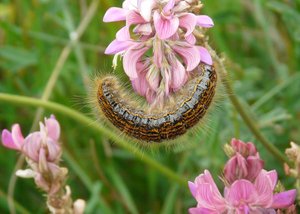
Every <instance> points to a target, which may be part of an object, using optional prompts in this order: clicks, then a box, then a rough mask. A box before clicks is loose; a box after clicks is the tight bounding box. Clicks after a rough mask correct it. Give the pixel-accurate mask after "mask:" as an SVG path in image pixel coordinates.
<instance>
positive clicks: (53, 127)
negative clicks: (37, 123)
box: [45, 118, 60, 141]
mask: <svg viewBox="0 0 300 214" xmlns="http://www.w3.org/2000/svg"><path fill="white" fill-rule="evenodd" d="M45 126H46V129H47V132H48V137H50V138H52V139H53V140H54V141H57V140H58V139H59V136H60V126H59V123H58V121H57V120H56V119H52V118H50V119H46V120H45Z"/></svg>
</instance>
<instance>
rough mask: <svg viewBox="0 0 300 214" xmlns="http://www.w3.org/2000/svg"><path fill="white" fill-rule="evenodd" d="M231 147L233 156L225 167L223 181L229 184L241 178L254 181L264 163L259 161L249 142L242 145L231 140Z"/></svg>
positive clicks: (235, 140)
mask: <svg viewBox="0 0 300 214" xmlns="http://www.w3.org/2000/svg"><path fill="white" fill-rule="evenodd" d="M231 147H232V149H233V151H234V152H235V154H234V155H233V156H232V157H231V158H230V159H229V160H228V161H227V163H226V165H225V168H224V177H225V179H226V180H227V181H228V183H230V184H231V183H233V182H234V181H235V180H238V179H242V178H244V179H247V180H249V181H254V180H255V178H256V177H257V175H258V174H259V173H260V171H261V170H262V169H263V166H264V161H263V160H262V159H260V157H259V153H258V152H257V151H256V148H255V146H254V144H253V143H251V142H248V143H244V142H243V141H241V140H237V139H234V138H233V139H232V140H231Z"/></svg>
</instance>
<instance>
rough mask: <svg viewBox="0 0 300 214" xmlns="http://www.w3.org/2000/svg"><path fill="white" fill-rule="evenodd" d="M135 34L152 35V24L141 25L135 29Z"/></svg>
mask: <svg viewBox="0 0 300 214" xmlns="http://www.w3.org/2000/svg"><path fill="white" fill-rule="evenodd" d="M133 32H134V33H140V34H143V35H147V36H148V35H150V34H151V33H152V27H151V24H150V23H146V24H139V25H137V26H136V27H135V28H134V29H133Z"/></svg>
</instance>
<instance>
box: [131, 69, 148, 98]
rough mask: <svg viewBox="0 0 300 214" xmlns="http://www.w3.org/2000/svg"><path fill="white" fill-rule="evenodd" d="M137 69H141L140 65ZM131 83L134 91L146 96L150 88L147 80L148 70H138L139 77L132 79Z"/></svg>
mask: <svg viewBox="0 0 300 214" xmlns="http://www.w3.org/2000/svg"><path fill="white" fill-rule="evenodd" d="M137 69H138V70H139V65H137ZM131 84H132V87H133V90H134V91H136V92H137V93H138V94H139V95H141V96H143V97H144V96H146V93H147V89H148V88H149V86H148V82H147V80H146V72H138V78H136V79H132V80H131Z"/></svg>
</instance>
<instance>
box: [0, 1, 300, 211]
mask: <svg viewBox="0 0 300 214" xmlns="http://www.w3.org/2000/svg"><path fill="white" fill-rule="evenodd" d="M91 2H92V1H89V0H81V1H72V0H54V1H50V0H35V1H21V0H15V1H12V0H4V1H1V3H0V92H5V93H10V94H18V95H26V96H30V97H37V98H39V97H41V96H42V95H43V92H44V90H45V87H46V85H47V83H48V81H49V78H50V76H51V74H52V71H53V70H54V68H55V66H56V63H57V61H58V59H59V58H60V54H61V51H62V50H63V49H64V47H65V46H68V44H69V36H70V34H71V33H72V32H74V30H75V29H76V28H77V26H78V24H79V23H80V21H81V20H82V19H83V18H84V17H85V16H86V8H88V6H89V5H90V4H91ZM203 3H204V4H205V8H204V11H203V13H204V14H208V15H209V16H211V17H212V18H213V19H214V22H215V27H214V28H212V29H210V30H209V31H208V34H209V36H210V44H211V45H212V47H213V48H215V49H216V51H217V52H218V53H222V54H224V56H225V57H226V59H227V69H228V71H229V76H230V78H231V79H232V83H233V87H234V89H235V92H236V93H237V95H238V96H239V97H240V98H241V99H242V101H243V105H244V107H245V109H249V110H252V112H254V113H253V115H252V117H253V118H255V121H256V123H257V125H258V126H259V128H260V130H261V132H262V133H263V134H264V135H265V136H266V137H267V138H268V139H269V140H270V141H271V142H272V143H273V144H274V145H275V146H276V147H277V148H279V149H280V150H281V151H282V152H284V150H285V148H287V147H288V146H289V142H290V141H295V142H298V143H300V125H299V124H300V122H299V121H300V99H299V97H300V27H299V23H300V12H299V11H300V3H299V1H280V0H271V1H270V0H269V1H265V0H253V1H249V0H241V1H239V0H223V1H213V0H210V1H206V0H205V1H203ZM120 5H121V1H120V0H119V1H116V0H114V1H113V0H99V6H98V7H97V8H96V13H95V15H94V16H93V17H92V20H91V22H90V24H89V25H88V27H87V28H86V30H85V31H84V33H83V35H82V38H81V39H80V42H78V43H76V44H75V45H73V46H72V47H71V53H70V55H69V57H68V58H67V59H66V61H65V62H64V63H63V66H62V70H61V72H60V74H59V76H58V79H57V80H56V81H55V87H54V89H53V90H52V91H51V96H50V100H51V101H54V102H57V103H60V104H63V105H65V106H68V107H70V108H73V109H75V110H77V111H80V112H82V113H84V114H86V115H88V116H89V115H90V109H89V105H88V102H87V93H88V91H87V88H88V86H87V85H86V84H87V82H86V81H85V79H86V78H87V79H88V78H89V77H91V76H93V74H94V73H97V72H98V71H103V70H104V71H111V70H112V69H111V67H110V65H111V60H112V58H111V57H110V56H106V55H104V53H103V51H104V48H105V47H106V46H107V45H108V44H109V42H110V41H111V40H112V39H113V38H114V35H115V33H116V31H117V30H118V29H119V28H120V27H121V26H122V25H121V24H120V23H117V24H114V23H103V22H102V21H101V20H102V17H103V15H104V12H105V11H106V9H107V8H109V7H111V6H120ZM120 67H121V66H119V68H118V69H119V70H118V71H117V72H118V74H119V73H120V74H121V73H122V70H121V68H120ZM225 97H226V96H225ZM219 105H220V107H219V108H218V109H216V110H215V111H214V112H213V114H212V115H211V117H210V118H209V121H208V124H207V127H208V128H207V129H206V130H205V132H199V133H194V134H193V135H191V136H187V137H186V138H185V140H186V141H190V142H194V143H193V144H189V145H187V146H182V147H179V148H175V149H174V150H171V151H165V150H161V151H159V152H155V153H151V152H147V151H144V153H145V155H148V156H149V157H150V158H151V160H156V161H157V162H159V163H161V164H162V165H164V166H166V167H167V168H168V169H171V170H172V171H175V172H176V173H177V174H178V175H179V176H181V177H182V178H183V179H185V180H193V179H194V178H195V176H196V175H198V174H200V173H201V172H203V170H204V169H209V170H210V171H211V172H212V174H213V175H215V179H216V180H218V179H217V176H216V175H218V174H220V173H221V172H222V167H223V165H224V163H225V160H226V157H225V154H224V152H223V149H222V147H223V145H224V144H225V143H228V142H229V141H230V139H231V138H232V137H236V138H240V139H242V140H244V141H252V142H254V143H255V144H256V145H257V147H258V148H259V151H260V153H261V156H262V157H263V159H264V160H265V168H266V169H269V170H271V169H276V170H277V171H278V172H279V178H280V179H281V181H282V183H283V184H284V185H285V186H286V187H287V188H288V187H289V188H290V187H291V186H292V184H293V180H291V179H287V178H286V177H285V176H284V174H283V167H282V165H281V163H280V162H279V161H278V160H277V159H276V158H274V157H273V156H272V155H271V154H270V153H268V152H267V151H266V150H265V148H264V147H262V146H261V145H260V144H258V141H257V140H256V139H255V138H254V136H253V134H252V133H251V132H250V131H249V129H248V128H247V126H246V125H245V124H244V122H243V120H242V119H241V118H240V116H239V115H238V113H237V111H236V110H235V108H234V107H233V106H232V105H231V103H230V102H229V100H228V99H227V98H225V99H224V101H223V102H222V103H220V104H219ZM51 113H52V112H50V111H48V110H47V111H46V112H45V113H44V115H45V116H48V115H49V114H51ZM35 114H36V108H32V107H29V106H26V105H12V104H9V103H5V102H2V101H1V103H0V121H1V122H0V129H1V130H2V129H4V128H10V126H11V125H12V124H13V123H16V122H18V123H20V125H21V127H22V128H23V129H22V130H23V134H25V135H26V134H27V133H28V132H29V131H30V128H31V126H32V123H33V120H34V117H35ZM56 116H57V119H58V120H59V121H60V123H61V127H62V137H61V141H62V142H63V147H64V151H65V154H64V156H63V160H64V161H63V164H64V165H66V166H67V167H68V168H69V170H70V177H69V179H68V182H69V184H70V186H71V189H72V191H73V197H74V198H79V197H80V198H84V199H86V200H87V202H88V206H87V209H88V213H100V212H102V213H149V214H151V213H160V212H161V213H163V214H167V213H186V210H187V208H188V207H191V206H194V205H195V201H194V199H193V198H192V196H191V194H190V193H189V191H188V188H187V185H186V186H185V187H183V186H179V185H178V184H177V183H175V182H174V181H173V180H171V179H170V178H168V177H165V176H164V175H163V174H162V173H161V172H160V171H157V170H156V169H157V168H155V167H154V168H153V166H152V164H153V162H151V161H148V162H147V161H143V160H141V158H136V157H135V156H134V152H133V153H132V152H129V151H128V150H126V149H124V148H123V147H119V146H118V144H114V143H113V142H111V140H109V139H110V137H108V136H107V135H105V134H102V133H98V132H96V131H95V129H91V128H90V127H89V126H86V125H83V124H81V123H77V121H76V120H75V121H76V122H74V119H73V118H72V117H68V116H66V115H64V114H57V115H56ZM91 117H92V116H91ZM100 123H101V121H100ZM207 130H208V131H207ZM206 131H207V132H206ZM117 135H118V134H117ZM148 156H147V157H148ZM16 161H17V156H16V155H15V153H14V152H13V151H8V150H6V149H4V148H3V147H0V164H1V166H2V167H1V168H0V174H1V178H0V213H8V206H7V201H6V200H7V199H6V192H7V188H8V183H9V181H10V179H11V175H12V173H13V168H14V165H15V163H16ZM41 195H42V194H41V192H40V191H39V190H37V189H36V188H35V186H34V184H33V181H32V180H23V179H22V180H18V182H17V184H16V190H15V195H14V196H15V197H14V198H15V201H16V208H17V210H18V212H19V213H26V210H27V211H28V212H30V213H32V212H33V211H34V212H35V213H45V212H46V211H45V209H46V207H45V205H43V204H44V198H43V197H41Z"/></svg>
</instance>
